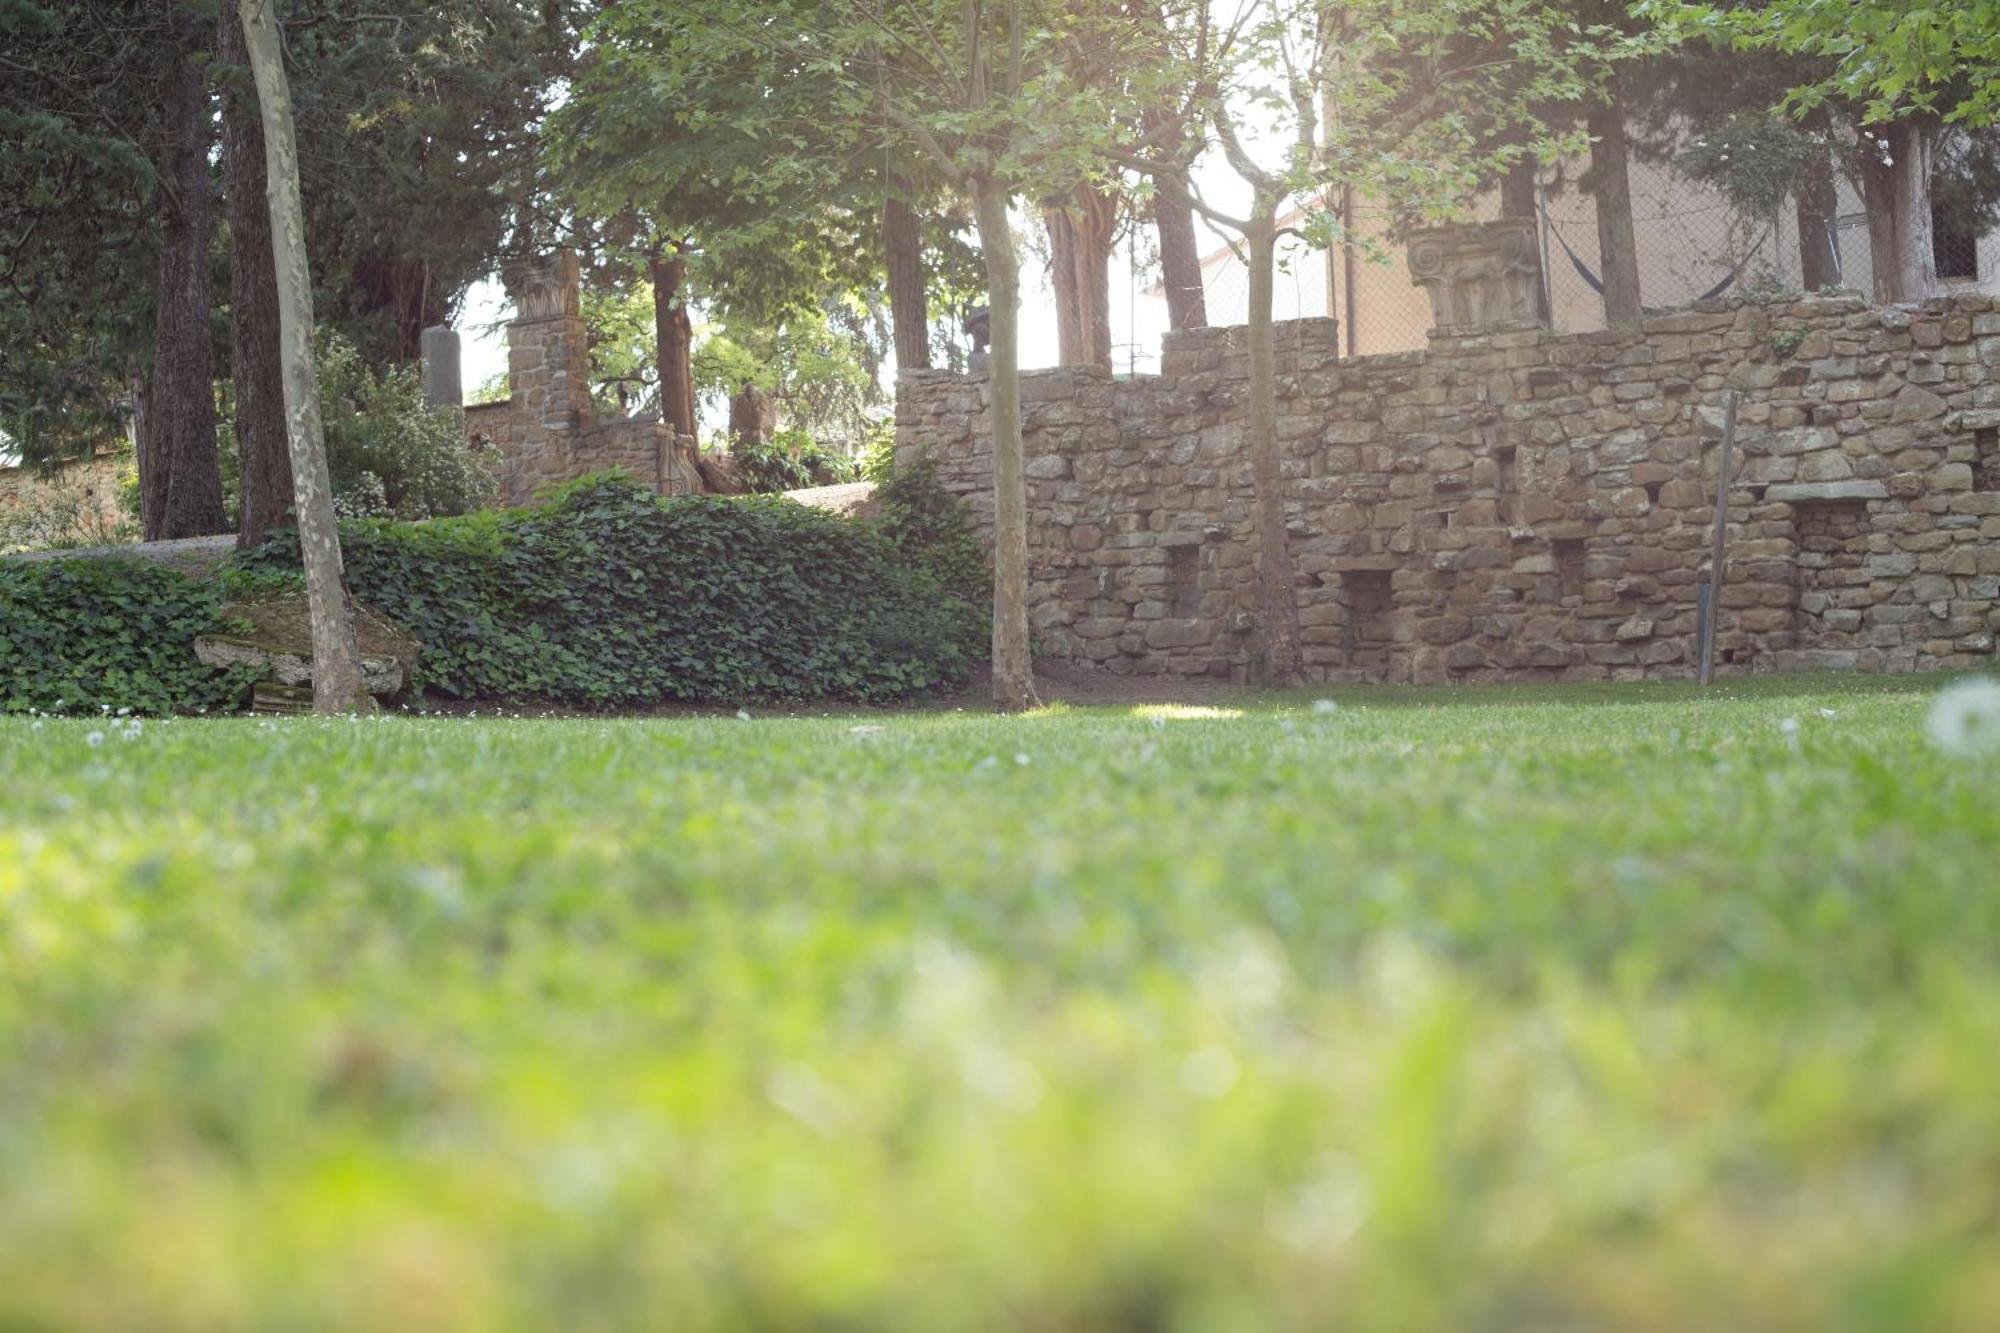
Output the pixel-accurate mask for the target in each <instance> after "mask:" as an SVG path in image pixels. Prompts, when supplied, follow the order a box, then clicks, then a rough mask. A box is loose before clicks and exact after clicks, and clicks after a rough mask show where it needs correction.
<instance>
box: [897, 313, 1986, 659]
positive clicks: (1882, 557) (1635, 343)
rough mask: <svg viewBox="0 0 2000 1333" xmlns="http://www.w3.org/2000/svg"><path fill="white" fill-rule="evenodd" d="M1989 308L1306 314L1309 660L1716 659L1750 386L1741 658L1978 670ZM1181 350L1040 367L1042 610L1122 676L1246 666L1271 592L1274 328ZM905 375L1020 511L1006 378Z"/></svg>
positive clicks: (960, 486) (979, 493) (1291, 486)
mask: <svg viewBox="0 0 2000 1333" xmlns="http://www.w3.org/2000/svg"><path fill="white" fill-rule="evenodd" d="M1893 313H1896V314H1899V315H1906V314H1907V312H1893ZM1986 313H1991V312H1990V310H1989V309H1988V305H1987V303H1986V302H1985V299H1984V298H1972V299H1971V300H1970V301H1968V300H1967V299H1966V298H1953V299H1951V300H1949V301H1946V302H1944V303H1942V304H1941V305H1939V306H1938V307H1937V308H1935V309H1933V308H1931V307H1926V308H1925V310H1924V311H1923V312H1922V314H1921V317H1919V318H1902V319H1899V320H1892V321H1890V322H1889V323H1887V324H1884V323H1882V322H1881V320H1880V314H1879V312H1877V311H1873V310H1869V309H1867V308H1866V307H1865V306H1863V305H1861V304H1860V303H1858V302H1855V301H1853V300H1851V299H1847V298H1842V299H1838V300H1826V299H1821V298H1807V299H1803V300H1798V301H1794V302H1790V303H1786V304H1781V305H1754V304H1749V303H1744V302H1741V301H1739V302H1736V303H1733V304H1732V303H1720V304H1718V305H1717V306H1716V307H1714V308H1709V307H1703V308H1701V309H1697V310H1690V311H1685V312H1678V313H1675V314H1671V315H1666V316H1657V317H1649V318H1647V319H1646V320H1644V321H1642V322H1641V323H1640V324H1639V325H1635V326H1629V327H1621V328H1619V329H1615V330H1611V331H1609V332H1605V333H1595V334H1589V335H1582V336H1558V335H1555V334H1552V333H1549V332H1547V331H1545V330H1539V329H1533V328H1519V327H1513V328H1505V329H1499V330H1484V331H1477V332H1465V331H1463V330H1456V329H1454V330H1451V331H1448V332H1446V333H1443V334H1440V335H1437V336H1434V337H1433V339H1432V341H1431V345H1430V348H1429V350H1428V351H1426V352H1422V353H1405V354H1399V355H1396V356H1387V357H1364V358H1359V359H1352V360H1339V359H1338V358H1337V357H1336V356H1335V354H1334V353H1335V349H1336V348H1337V342H1336V341H1335V340H1333V339H1332V338H1330V337H1323V336H1321V332H1322V330H1321V326H1322V325H1329V322H1327V321H1316V322H1314V327H1313V328H1312V329H1310V330H1306V331H1304V332H1303V333H1302V334H1301V336H1299V337H1297V338H1294V336H1293V333H1294V326H1292V325H1284V326H1281V328H1280V329H1279V331H1278V337H1277V340H1276V341H1277V347H1278V354H1279V368H1278V369H1279V382H1280V394H1281V398H1280V432H1279V435H1280V451H1281V472H1282V476H1283V486H1284V499H1285V502H1286V510H1287V513H1286V517H1287V527H1288V530H1289V532H1290V533H1291V535H1292V541H1293V552H1294V557H1295V560H1296V564H1297V571H1298V575H1299V586H1298V592H1297V597H1298V604H1299V612H1300V622H1301V625H1302V627H1303V635H1302V637H1303V639H1304V641H1305V643H1306V646H1307V652H1306V664H1307V671H1308V674H1309V675H1310V676H1311V677H1312V678H1314V679H1324V680H1384V681H1411V680H1445V679H1454V680H1508V679H1530V678H1544V679H1598V678H1605V677H1608V676H1612V675H1618V676H1624V677H1630V676H1637V675H1658V676H1684V675H1687V674H1690V673H1691V672H1692V670H1693V665H1694V662H1693V653H1692V642H1693V630H1694V624H1695V602H1696V597H1697V595H1698V591H1699V589H1700V587H1701V584H1702V583H1703V581H1704V579H1705V578H1706V569H1707V564H1708V551H1709V544H1710V535H1711V534H1710V524H1711V521H1712V515H1713V506H1714V502H1715V480H1716V479H1715V466H1716V460H1717V456H1718V449H1717V442H1718V438H1719V435H1720V427H1721V422H1722V403H1723V396H1724V393H1725V391H1726V389H1728V388H1729V387H1732V386H1733V387H1735V388H1736V389H1737V390H1738V391H1739V392H1740V393H1741V394H1742V398H1741V401H1740V405H1739V411H1738V418H1737V441H1736V442H1737V446H1738V448H1737V452H1736V455H1735V464H1734V469H1733V477H1732V480H1733V485H1732V488H1731V499H1730V535H1729V552H1730V564H1729V579H1728V583H1727V585H1726V586H1725V588H1724V590H1723V598H1722V602H1723V610H1722V614H1721V621H1720V626H1719V635H1718V642H1717V647H1718V649H1719V650H1720V651H1721V652H1722V654H1723V655H1724V657H1725V660H1726V661H1727V662H1729V663H1730V664H1731V665H1730V666H1729V667H1728V668H1727V669H1731V670H1769V669H1781V668H1786V667H1788V666H1789V667H1800V666H1806V665H1813V664H1825V665H1841V664H1845V665H1848V666H1856V667H1859V668H1861V669H1868V670H1915V669H1919V668H1923V667H1925V666H1953V667H1959V666H1965V665H1976V664H1977V662H1978V661H1979V660H1981V659H1982V658H1983V657H1984V656H1985V655H1990V653H1991V652H1992V640H1993V634H1994V631H1995V630H1996V629H2000V461H1996V460H1994V459H1993V458H1992V457H1991V455H1992V453H1993V451H1994V450H1995V446H1994V445H1993V444H1992V443H1991V442H1990V440H1989V441H1985V442H1982V439H1981V438H1980V433H1981V432H1984V431H1988V430H1992V429H1995V428H1996V427H2000V370H1996V368H1995V367H1992V366H1989V365H1988V364H1986V363H1984V362H1982V361H1980V360H1979V358H1978V357H1977V356H1976V355H1975V354H1974V353H1975V351H1976V345H1975V344H1974V343H1973V342H1972V340H1973V339H1974V338H1975V337H2000V335H1993V334H1980V335H1975V334H1974V333H1973V331H1972V327H1971V326H1972V316H1973V315H1974V314H1986ZM1746 321H1747V322H1746ZM1961 325H1962V326H1963V327H1962V329H1961ZM1772 329H1782V330H1793V329H1796V330H1799V331H1800V332H1802V333H1803V334H1804V337H1803V338H1802V340H1801V342H1800V344H1799V346H1798V348H1797V350H1796V353H1795V354H1794V355H1793V356H1791V357H1788V358H1780V357H1776V356H1774V355H1772V354H1771V352H1770V350H1769V339H1770V330H1772ZM1920 330H1922V331H1924V332H1922V333H1921V334H1920V333H1919V331H1920ZM1163 365H1164V368H1165V373H1164V374H1163V375H1162V376H1159V377H1138V378H1135V379H1131V380H1123V381H1115V382H1114V381H1111V380H1109V379H1108V378H1106V377H1105V376H1104V375H1103V374H1102V372H1098V371H1089V372H1086V371H1084V370H1080V369H1078V370H1060V371H1050V372H1042V373H1040V374H1039V375H1038V376H1037V377H1036V395H1037V396H1036V399H1035V401H1034V402H1032V403H1031V404H1030V405H1029V406H1028V407H1027V408H1026V409H1025V411H1024V419H1025V429H1026V434H1027V454H1028V457H1029V458H1030V459H1033V460H1040V459H1043V458H1055V459H1060V460H1062V462H1063V463H1064V464H1065V465H1066V470H1063V471H1058V470H1057V469H1056V467H1055V466H1054V464H1049V465H1046V466H1047V469H1048V472H1049V476H1048V477H1047V478H1046V479H1039V480H1036V481H1035V482H1034V483H1033V484H1031V486H1030V496H1029V504H1030V518H1029V526H1030V532H1029V542H1030V570H1029V572H1030V600H1031V606H1032V607H1034V608H1035V609H1034V614H1035V617H1036V618H1035V624H1036V625H1037V627H1038V628H1037V634H1038V637H1039V638H1040V640H1041V642H1042V644H1043V646H1044V649H1045V650H1046V651H1048V652H1050V653H1053V654H1056V655H1058V656H1066V657H1074V658H1076V659H1079V660H1088V661H1093V662H1097V663H1101V664H1103V665H1104V666H1106V667H1108V668H1109V669H1111V670H1115V671H1123V672H1129V673H1134V674H1175V675H1201V676H1216V677H1230V678H1235V679H1244V678H1246V677H1247V676H1249V675H1250V673H1251V672H1252V670H1253V668H1254V666H1255V665H1256V661H1257V654H1258V652H1259V651H1260V642H1259V637H1258V632H1257V631H1258V626H1259V624H1260V623H1261V617H1260V598H1259V592H1258V585H1257V574H1256V569H1257V562H1256V557H1255V543H1254V532H1253V525H1252V517H1253V493H1252V491H1251V489H1250V476H1249V469H1248V460H1247V458H1246V456H1245V453H1244V446H1243V425H1244V417H1245V411H1246V399H1245V388H1244V381H1245V377H1246V374H1247V364H1246V351H1245V344H1244V341H1243V334H1242V330H1240V329H1233V330H1232V329H1202V330H1188V331H1183V332H1180V333H1176V334H1174V335H1172V337H1171V338H1170V339H1169V341H1168V343H1167V346H1166V349H1165V355H1164V357H1163ZM1815 370H1816V371H1817V372H1818V377H1815V375H1814V373H1813V372H1814V371H1815ZM898 390H899V391H898V398H897V435H898V446H899V449H900V450H901V451H903V452H904V453H905V454H906V455H908V454H911V453H914V452H916V451H922V452H924V453H926V454H928V455H929V456H930V457H931V458H932V459H933V460H935V461H936V463H937V464H938V468H939V475H940V477H941V478H942V479H943V480H944V482H945V484H946V485H947V486H949V487H950V488H952V489H953V490H955V491H958V492H960V493H961V494H963V495H965V496H966V497H967V498H968V499H969V500H970V502H971V507H972V511H973V514H974V517H975V521H976V522H977V523H979V524H981V525H986V524H989V523H990V516H991V513H992V508H991V501H990V498H989V496H988V494H987V489H986V488H987V486H988V484H989V479H990V475H991V455H990V452H989V450H988V447H987V443H986V440H985V438H984V428H985V423H984V411H985V403H986V398H985V392H986V385H985V383H984V381H983V380H981V379H971V378H966V377H961V376H956V375H951V374H947V373H944V372H939V371H926V372H919V373H915V374H911V375H905V376H904V377H903V378H902V380H901V382H900V384H899V386H898ZM1032 466H1034V467H1035V468H1036V469H1037V470H1040V469H1041V468H1042V467H1043V466H1044V465H1042V464H1040V463H1039V462H1037V463H1035V464H1033V465H1032ZM1183 543H1185V545H1183ZM1183 550H1184V551H1196V552H1198V553H1199V554H1198V556H1196V558H1194V559H1192V560H1190V559H1188V558H1187V557H1185V556H1179V555H1175V554H1173V552H1175V551H1183Z"/></svg>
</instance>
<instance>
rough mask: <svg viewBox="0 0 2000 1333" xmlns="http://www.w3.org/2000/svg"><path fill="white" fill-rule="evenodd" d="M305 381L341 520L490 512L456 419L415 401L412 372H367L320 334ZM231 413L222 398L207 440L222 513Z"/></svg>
mask: <svg viewBox="0 0 2000 1333" xmlns="http://www.w3.org/2000/svg"><path fill="white" fill-rule="evenodd" d="M313 373H314V376H315V379H316V381H317V384H318V387H319V404H320V418H321V421H322V423H323V424H324V426H325V430H326V462H327V470H328V472H329V473H330V475H331V478H332V481H333V507H334V509H335V511H336V512H338V513H339V514H340V516H341V517H342V518H402V519H420V518H436V517H439V516H441V515H447V514H465V513H470V512H471V511H472V510H475V509H478V508H481V507H482V506H484V505H487V504H490V503H492V501H493V498H494V496H495V494H496V492H497V488H496V486H495V483H494V480H493V477H492V475H491V474H490V473H489V472H488V471H487V470H486V466H485V464H484V463H482V462H481V461H480V458H479V454H478V452H477V451H475V450H474V449H473V447H472V446H471V445H470V444H468V443H467V442H466V438H465V423H464V418H463V417H462V415H461V414H460V413H459V412H457V411H454V410H453V409H451V408H448V407H447V408H438V407H432V406H431V405H430V404H429V403H426V402H425V401H424V390H423V383H422V380H421V379H420V377H419V374H418V371H417V369H416V368H415V367H413V366H389V367H387V368H384V369H381V370H376V369H373V368H371V367H370V366H369V365H368V363H367V362H366V361H364V360H362V358H361V355H360V353H359V352H357V351H356V350H355V348H354V344H353V343H350V342H348V341H347V340H346V339H345V338H343V337H341V336H340V335H339V334H338V333H334V332H332V331H331V330H321V332H320V334H319V337H318V338H317V340H316V341H315V343H314V347H313ZM233 411H234V406H233V403H232V402H231V400H230V396H229V394H228V393H227V392H226V391H225V393H224V395H223V402H222V412H223V417H222V420H221V422H220V423H219V427H218V430H217V436H216V438H217V439H218V440H219V441H221V443H222V446H223V447H222V450H221V465H222V490H223V502H224V506H225V507H226V508H227V509H228V510H229V512H230V513H231V514H235V513H236V512H237V508H236V506H237V503H238V499H237V497H238V495H239V494H240V490H241V483H240V480H239V478H238V477H237V468H238V466H239V460H238V458H237V454H236V434H235V426H234V424H233V422H232V420H231V414H232V413H233Z"/></svg>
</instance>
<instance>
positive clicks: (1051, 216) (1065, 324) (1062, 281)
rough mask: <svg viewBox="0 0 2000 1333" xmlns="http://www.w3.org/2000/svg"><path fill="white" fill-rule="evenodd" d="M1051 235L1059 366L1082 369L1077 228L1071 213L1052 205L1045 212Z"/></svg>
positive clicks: (1050, 258)
mask: <svg viewBox="0 0 2000 1333" xmlns="http://www.w3.org/2000/svg"><path fill="white" fill-rule="evenodd" d="M1042 225H1043V226H1044V227H1046V228H1047V229H1048V233H1049V286H1050V287H1051V288H1052V289H1053V290H1054V292H1055V298H1056V364H1057V365H1062V366H1078V365H1082V364H1083V362H1084V360H1085V359H1086V356H1087V353H1086V351H1085V348H1084V337H1083V293H1082V292H1081V291H1079V290H1078V288H1077V275H1078V274H1079V273H1081V272H1082V270H1081V269H1080V268H1079V267H1078V266H1077V262H1076V225H1075V223H1074V222H1072V221H1071V219H1070V215H1069V210H1068V209H1065V208H1060V207H1056V206H1053V205H1051V206H1050V207H1048V208H1044V209H1043V210H1042Z"/></svg>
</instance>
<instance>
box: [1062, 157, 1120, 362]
mask: <svg viewBox="0 0 2000 1333" xmlns="http://www.w3.org/2000/svg"><path fill="white" fill-rule="evenodd" d="M1069 215H1070V236H1071V243H1072V244H1073V245H1074V246H1075V251H1074V258H1075V263H1076V308H1077V325H1078V329H1079V332H1080V334H1081V336H1082V339H1083V347H1082V352H1083V357H1082V362H1081V364H1084V365H1089V366H1102V367H1104V368H1105V369H1106V370H1110V369H1112V364H1111V248H1112V245H1113V244H1114V243H1115V241H1116V239H1117V233H1118V201H1117V200H1116V199H1115V198H1113V197H1111V196H1110V195H1107V194H1104V193H1103V192H1101V191H1099V190H1096V189H1093V188H1091V187H1089V186H1087V185H1086V186H1079V187H1077V190H1076V202H1075V204H1074V205H1073V206H1072V207H1071V208H1070V210H1069Z"/></svg>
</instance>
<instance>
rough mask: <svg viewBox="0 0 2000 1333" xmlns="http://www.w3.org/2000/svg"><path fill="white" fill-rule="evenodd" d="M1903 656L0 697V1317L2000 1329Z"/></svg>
mask: <svg viewBox="0 0 2000 1333" xmlns="http://www.w3.org/2000/svg"><path fill="white" fill-rule="evenodd" d="M1934 688H1935V682H1901V683H1885V682H1881V681H1875V682H1856V681H1839V680H1827V679H1805V680H1796V679H1795V680H1779V681H1759V682H1752V683H1748V684H1740V683H1739V684H1730V685H1725V686H1722V687H1719V688H1718V689H1717V690H1716V691H1715V692H1714V693H1712V694H1710V695H1708V696H1706V697H1698V696H1697V694H1696V692H1695V691H1694V690H1693V689H1692V688H1688V687H1675V686H1647V687H1632V688H1610V687H1606V688H1592V689H1582V690H1567V691H1561V690H1531V689H1519V690H1491V691H1480V692H1461V693H1456V694H1449V693H1422V692H1415V691H1405V692H1390V691H1375V692H1364V691H1349V692H1340V693H1338V694H1337V696H1336V697H1338V698H1339V699H1340V700H1341V704H1340V706H1339V707H1338V708H1336V709H1332V710H1326V709H1315V708H1314V707H1312V706H1311V701H1310V699H1309V698H1298V697H1295V698H1290V699H1270V698H1246V699H1245V700H1243V701H1242V702H1240V704H1230V705H1226V706H1217V707H1211V708H1206V709H1189V708H1181V709H1175V708H1151V709H1146V708H1139V709H1135V708H1131V707H1126V708H1122V709H1090V710H1077V711H1065V710H1062V709H1055V710H1051V711H1050V712H1047V713H1044V714H1039V715H1035V716H1032V717H1028V718H1024V719H1015V720H1004V719H996V718H993V717H990V716H984V715H977V714H971V713H965V714H953V713H902V714H875V715H865V716H841V717H826V718H777V717H773V718H757V719H753V720H750V721H743V720H739V719H737V718H730V717H714V718H690V719H670V720H644V721H597V720H561V721H513V720H507V721H497V720H496V721H489V720H485V719H477V720H464V719H450V720H445V719H427V720H426V719H384V720H376V721H368V722H348V721H340V722H320V721H316V720H312V719H298V720H286V721H283V722H277V723H274V722H265V721H257V720H241V719H239V720H226V721H225V720H215V721H195V720H181V721H172V722H164V723H162V722H148V723H146V724H144V727H143V729H142V730H138V732H137V734H129V735H128V728H127V727H126V726H125V725H123V724H120V723H115V722H113V721H105V722H98V723H89V722H56V721H48V722H43V723H40V724H39V725H38V724H36V723H33V722H30V721H26V720H10V721H4V722H0V1328H5V1329H16V1328H20V1329H41V1328H91V1329H107V1330H108V1329H118V1330H128V1329H148V1330H162V1329H168V1330H170V1329H189V1330H197V1329H198V1330H222V1329H255V1330H272V1329H277V1330H291V1329H322V1328H340V1329H367V1330H380V1329H390V1328H396V1329H404V1328H408V1329H425V1330H435V1329H459V1328H465V1329H474V1328H477V1329H486V1328H518V1329H564V1330H589V1329H614V1328H636V1327H650V1328H675V1329H711V1328H727V1329H749V1328H802V1327H810V1328H818V1329H842V1330H848V1329H852V1330H869V1329H899V1330H901V1329H907V1330H926V1331H929V1330H955V1329H971V1328H995V1329H1042V1330H1081V1329H1131V1330H1168V1329H1172V1330H1211V1329H1212V1330H1245V1331H1246V1333H1247V1331H1249V1330H1262V1329H1274V1328H1279V1329H1327V1328H1340V1329H1349V1328H1352V1329H1368V1330H1383V1331H1384V1333H1389V1331H1392V1330H1393V1331H1395V1333H1406V1331H1408V1330H1429V1329H1440V1330H1442V1329H1451V1330H1465V1329H1493V1330H1503V1329H1504V1330H1596V1329H1620V1330H1623V1329H1645V1330H1653V1329H1657V1330H1675V1331H1676V1333H1678V1331H1679V1330H1690V1329H1702V1330H1732V1329H1743V1330H1759V1331H1760V1333H1769V1331H1773V1330H1793V1329H1798V1330H1804V1329H1813V1330H1819V1329H1881V1330H1897V1333H1905V1331H1907V1330H1919V1329H1921V1330H1935V1329H1965V1330H1975V1329H1976V1330H1990V1329H1993V1328H1996V1327H2000V759H1996V758H1987V759H1968V758H1960V757H1954V756H1952V755H1950V754H1948V753H1945V752H1942V751H1940V750H1939V749H1937V748H1936V747H1934V746H1933V745H1932V744H1931V743H1930V741H1929V740H1928V739H1927V736H1926V715H1927V711H1928V709H1929V707H1930V701H1931V697H1932V691H1933V689H1934ZM93 735H94V736H96V737H97V738H98V743H96V744H92V743H91V742H90V738H91V737H92V736H93Z"/></svg>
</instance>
